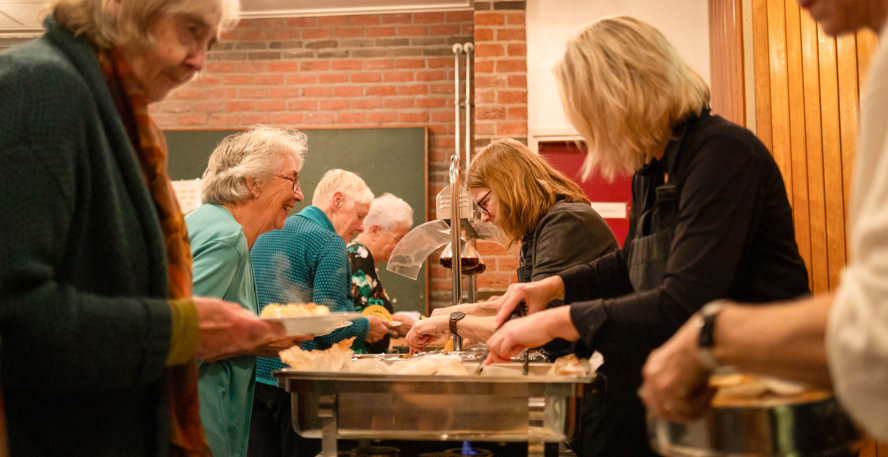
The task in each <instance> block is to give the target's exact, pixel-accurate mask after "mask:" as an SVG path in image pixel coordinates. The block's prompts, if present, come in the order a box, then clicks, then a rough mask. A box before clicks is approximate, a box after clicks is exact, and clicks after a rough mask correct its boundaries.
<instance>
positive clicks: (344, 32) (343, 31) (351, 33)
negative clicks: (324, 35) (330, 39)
mask: <svg viewBox="0 0 888 457" xmlns="http://www.w3.org/2000/svg"><path fill="white" fill-rule="evenodd" d="M364 30H365V28H364V27H338V28H337V29H336V30H335V31H333V36H334V37H336V38H355V37H362V36H365V33H364Z"/></svg>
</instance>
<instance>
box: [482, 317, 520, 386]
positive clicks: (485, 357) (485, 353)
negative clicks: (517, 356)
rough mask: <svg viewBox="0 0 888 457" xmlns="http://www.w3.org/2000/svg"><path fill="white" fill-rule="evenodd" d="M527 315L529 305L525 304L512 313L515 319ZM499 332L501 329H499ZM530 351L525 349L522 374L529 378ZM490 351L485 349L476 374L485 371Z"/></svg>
mask: <svg viewBox="0 0 888 457" xmlns="http://www.w3.org/2000/svg"><path fill="white" fill-rule="evenodd" d="M526 315H527V305H525V304H524V302H521V303H519V304H518V306H516V307H515V309H514V310H513V311H512V316H515V317H523V316H526ZM497 330H499V329H497ZM529 351H530V350H529V349H525V350H524V353H523V355H522V356H521V358H522V363H523V366H522V367H521V374H522V375H524V376H527V373H528V371H529V367H530V357H529V356H528V352H529ZM487 354H488V350H487V349H486V348H485V349H484V355H483V356H482V357H481V361H480V362H478V366H477V367H476V368H475V374H476V375H480V374H481V372H482V371H484V362H486V361H487Z"/></svg>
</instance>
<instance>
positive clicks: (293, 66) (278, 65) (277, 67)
mask: <svg viewBox="0 0 888 457" xmlns="http://www.w3.org/2000/svg"><path fill="white" fill-rule="evenodd" d="M301 65H302V63H301V62H293V61H282V62H271V63H269V64H268V69H269V70H271V71H273V72H279V73H295V72H298V71H299V70H300V66H301Z"/></svg>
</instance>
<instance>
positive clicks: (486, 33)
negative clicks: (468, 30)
mask: <svg viewBox="0 0 888 457" xmlns="http://www.w3.org/2000/svg"><path fill="white" fill-rule="evenodd" d="M495 31H496V29H475V44H476V45H478V44H480V43H482V42H485V41H493V36H494V32H495Z"/></svg>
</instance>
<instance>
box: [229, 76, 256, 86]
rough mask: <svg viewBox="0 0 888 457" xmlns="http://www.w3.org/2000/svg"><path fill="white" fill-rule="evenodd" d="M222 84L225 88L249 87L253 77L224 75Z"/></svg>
mask: <svg viewBox="0 0 888 457" xmlns="http://www.w3.org/2000/svg"><path fill="white" fill-rule="evenodd" d="M222 84H225V85H226V86H249V85H251V84H253V75H225V76H223V77H222Z"/></svg>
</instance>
